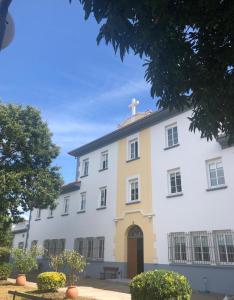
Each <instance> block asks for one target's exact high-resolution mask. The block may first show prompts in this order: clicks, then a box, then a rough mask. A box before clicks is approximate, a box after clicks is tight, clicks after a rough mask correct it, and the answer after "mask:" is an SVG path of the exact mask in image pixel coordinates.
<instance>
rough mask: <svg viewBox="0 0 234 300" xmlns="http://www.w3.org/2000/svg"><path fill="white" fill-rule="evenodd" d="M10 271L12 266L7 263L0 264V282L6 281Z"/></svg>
mask: <svg viewBox="0 0 234 300" xmlns="http://www.w3.org/2000/svg"><path fill="white" fill-rule="evenodd" d="M11 271H12V265H11V264H9V263H0V280H7V278H8V277H9V276H10V274H11Z"/></svg>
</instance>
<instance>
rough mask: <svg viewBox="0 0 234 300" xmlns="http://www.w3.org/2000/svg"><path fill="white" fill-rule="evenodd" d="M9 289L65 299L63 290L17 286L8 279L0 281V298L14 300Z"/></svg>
mask: <svg viewBox="0 0 234 300" xmlns="http://www.w3.org/2000/svg"><path fill="white" fill-rule="evenodd" d="M8 291H17V292H23V293H27V294H32V295H37V296H39V297H43V298H45V299H58V300H62V299H65V295H64V293H61V292H54V293H52V292H46V291H38V290H36V289H35V287H33V286H32V287H30V286H17V285H15V284H13V283H10V282H8V281H0V299H1V300H12V299H13V296H12V295H9V294H8ZM17 300H24V298H21V299H20V298H19V297H17ZM77 300H95V299H94V298H86V297H78V298H77Z"/></svg>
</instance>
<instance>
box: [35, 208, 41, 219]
mask: <svg viewBox="0 0 234 300" xmlns="http://www.w3.org/2000/svg"><path fill="white" fill-rule="evenodd" d="M40 218H41V209H40V208H37V210H36V219H37V220H38V219H40Z"/></svg>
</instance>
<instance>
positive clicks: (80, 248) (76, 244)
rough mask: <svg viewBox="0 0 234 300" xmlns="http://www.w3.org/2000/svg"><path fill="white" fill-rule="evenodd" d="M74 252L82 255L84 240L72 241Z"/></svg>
mask: <svg viewBox="0 0 234 300" xmlns="http://www.w3.org/2000/svg"><path fill="white" fill-rule="evenodd" d="M74 250H76V251H77V252H79V253H80V255H84V239H83V238H77V239H75V241H74Z"/></svg>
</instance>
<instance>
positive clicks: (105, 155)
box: [100, 151, 108, 170]
mask: <svg viewBox="0 0 234 300" xmlns="http://www.w3.org/2000/svg"><path fill="white" fill-rule="evenodd" d="M100 169H101V170H106V169H108V151H104V152H102V153H101V167H100Z"/></svg>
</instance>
